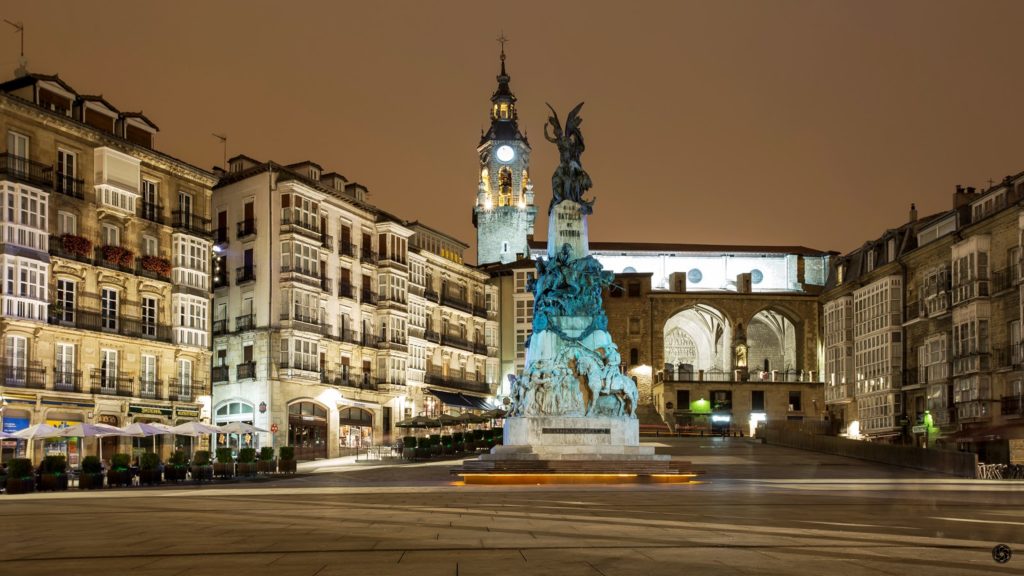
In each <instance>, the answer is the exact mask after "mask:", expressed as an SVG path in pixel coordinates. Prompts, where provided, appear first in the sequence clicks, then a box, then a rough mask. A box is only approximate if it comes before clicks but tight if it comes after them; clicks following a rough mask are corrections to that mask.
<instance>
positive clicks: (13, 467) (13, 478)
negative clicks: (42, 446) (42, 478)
mask: <svg viewBox="0 0 1024 576" xmlns="http://www.w3.org/2000/svg"><path fill="white" fill-rule="evenodd" d="M35 487H36V479H35V478H33V475H32V461H31V460H29V459H28V458H15V459H13V460H11V461H10V462H8V464H7V493H8V494H27V493H29V492H31V491H32V490H34V489H35Z"/></svg>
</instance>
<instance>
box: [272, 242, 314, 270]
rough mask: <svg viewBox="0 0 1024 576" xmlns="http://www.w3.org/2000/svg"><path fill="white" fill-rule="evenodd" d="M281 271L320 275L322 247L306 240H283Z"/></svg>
mask: <svg viewBox="0 0 1024 576" xmlns="http://www.w3.org/2000/svg"><path fill="white" fill-rule="evenodd" d="M281 271H282V272H298V273H300V274H305V275H306V276H315V277H319V276H320V249H319V248H318V247H316V246H311V245H309V244H306V243H304V242H296V241H286V242H281Z"/></svg>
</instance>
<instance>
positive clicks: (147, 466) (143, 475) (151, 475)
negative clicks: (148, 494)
mask: <svg viewBox="0 0 1024 576" xmlns="http://www.w3.org/2000/svg"><path fill="white" fill-rule="evenodd" d="M161 476H163V475H162V474H161V473H160V457H159V456H157V455H156V454H153V453H152V452H146V453H145V454H143V455H142V457H140V458H139V484H142V485H145V486H152V485H154V484H159V483H160V481H161Z"/></svg>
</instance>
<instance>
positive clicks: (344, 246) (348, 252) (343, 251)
mask: <svg viewBox="0 0 1024 576" xmlns="http://www.w3.org/2000/svg"><path fill="white" fill-rule="evenodd" d="M338 254H340V255H341V256H348V257H349V258H355V257H356V247H355V246H354V245H353V244H352V243H351V242H342V243H340V244H339V245H338Z"/></svg>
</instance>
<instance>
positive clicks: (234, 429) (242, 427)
mask: <svg viewBox="0 0 1024 576" xmlns="http://www.w3.org/2000/svg"><path fill="white" fill-rule="evenodd" d="M217 431H218V432H220V433H221V434H252V433H254V432H270V430H264V429H263V428H257V427H256V426H253V425H252V424H246V423H245V422H232V423H230V424H222V425H221V426H218V427H217Z"/></svg>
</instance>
